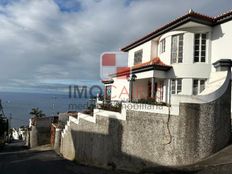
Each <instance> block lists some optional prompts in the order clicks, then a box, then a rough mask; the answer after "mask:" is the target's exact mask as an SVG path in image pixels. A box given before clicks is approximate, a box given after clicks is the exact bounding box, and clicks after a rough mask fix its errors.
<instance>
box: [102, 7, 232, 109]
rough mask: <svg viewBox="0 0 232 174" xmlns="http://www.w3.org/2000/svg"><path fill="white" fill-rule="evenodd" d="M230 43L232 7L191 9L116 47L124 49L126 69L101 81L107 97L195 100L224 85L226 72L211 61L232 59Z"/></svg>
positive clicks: (231, 38)
mask: <svg viewBox="0 0 232 174" xmlns="http://www.w3.org/2000/svg"><path fill="white" fill-rule="evenodd" d="M231 41H232V11H229V12H227V13H224V14H222V15H219V16H217V17H209V16H206V15H203V14H199V13H196V12H194V11H193V10H190V11H189V12H188V13H187V14H186V15H184V16H181V17H179V18H177V19H175V20H174V21H172V22H170V23H168V24H166V25H164V26H162V27H161V28H159V29H157V30H155V31H152V32H151V33H150V34H148V35H146V36H144V37H142V38H141V39H139V40H136V41H135V42H133V43H131V44H129V45H127V46H125V47H124V48H122V49H121V51H123V52H127V53H128V60H127V61H128V69H124V70H122V71H119V72H117V73H115V74H113V75H112V74H111V75H110V76H111V79H110V80H106V81H103V83H104V84H105V86H106V91H108V92H107V93H106V94H108V95H107V97H108V99H111V100H117V101H118V100H119V101H128V100H134V101H136V100H137V101H139V99H149V98H151V99H154V100H156V101H157V102H158V103H159V102H161V103H167V104H171V105H174V104H177V105H178V104H179V102H181V101H183V100H187V101H189V100H191V102H194V101H192V100H195V99H196V96H200V95H206V94H209V93H210V92H212V90H213V89H216V88H217V86H220V85H221V84H222V83H223V81H222V79H225V76H226V73H225V72H224V73H223V72H216V69H215V68H214V66H213V63H215V62H216V61H218V60H220V59H228V58H231V57H232V51H231V45H230V42H231ZM123 77H124V78H123ZM131 78H132V79H131ZM186 97H187V98H188V99H186Z"/></svg>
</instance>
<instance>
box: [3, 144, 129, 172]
mask: <svg viewBox="0 0 232 174" xmlns="http://www.w3.org/2000/svg"><path fill="white" fill-rule="evenodd" d="M53 173H54V174H66V173H67V174H121V173H123V174H126V172H119V171H118V172H116V171H109V170H104V169H99V168H94V167H87V166H82V165H77V164H75V163H73V162H71V161H68V160H65V159H63V158H61V157H60V156H58V155H57V154H56V153H55V152H54V151H53V150H41V149H39V148H37V149H35V150H28V149H25V147H24V146H23V144H22V143H21V142H16V143H13V144H9V145H7V146H6V147H5V148H4V150H3V151H1V152H0V174H53Z"/></svg>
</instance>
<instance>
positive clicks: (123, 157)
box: [71, 118, 196, 173]
mask: <svg viewBox="0 0 232 174" xmlns="http://www.w3.org/2000/svg"><path fill="white" fill-rule="evenodd" d="M103 126H106V125H103ZM96 127H98V128H97V129H98V130H99V129H101V125H96ZM122 135H123V126H122V123H121V121H119V120H117V119H112V118H109V127H108V134H103V133H94V130H93V131H92V132H83V131H78V130H71V138H72V140H73V143H74V148H75V160H76V161H77V162H79V163H81V164H86V165H90V166H97V167H104V168H108V169H112V170H115V169H122V170H129V171H133V172H142V173H143V172H158V173H159V172H161V173H165V172H167V173H169V172H176V173H179V172H181V173H185V172H186V173H194V172H196V169H193V171H190V170H189V169H188V171H186V169H184V168H182V169H181V168H172V167H166V166H160V165H158V164H155V163H152V162H149V161H147V160H144V159H141V158H138V157H136V156H133V155H128V154H126V153H124V152H123V151H122V143H123V142H122ZM133 143H134V144H136V143H137V142H133ZM137 150H139V148H138V149H137ZM151 153H152V152H151ZM142 169H143V170H142Z"/></svg>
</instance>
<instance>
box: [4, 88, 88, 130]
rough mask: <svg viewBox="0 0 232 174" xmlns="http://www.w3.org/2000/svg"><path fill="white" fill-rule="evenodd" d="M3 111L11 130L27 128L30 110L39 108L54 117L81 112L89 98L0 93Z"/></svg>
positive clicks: (65, 95)
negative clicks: (68, 112) (8, 120)
mask: <svg viewBox="0 0 232 174" xmlns="http://www.w3.org/2000/svg"><path fill="white" fill-rule="evenodd" d="M0 99H1V100H2V106H3V111H4V113H5V116H6V117H7V118H9V119H10V118H11V123H10V126H11V128H19V127H21V126H27V125H28V123H29V119H30V118H31V115H30V114H29V113H30V111H31V109H32V108H39V109H41V110H42V111H43V113H44V114H45V115H46V116H54V115H57V114H58V113H62V112H67V111H70V110H72V111H81V110H84V109H86V108H87V107H88V106H89V103H88V101H89V98H84V97H81V98H74V97H70V96H69V94H68V93H66V94H61V93H60V94H58V93H57V94H55V93H52V94H48V93H42V92H41V93H39V92H34V93H33V92H8V91H0Z"/></svg>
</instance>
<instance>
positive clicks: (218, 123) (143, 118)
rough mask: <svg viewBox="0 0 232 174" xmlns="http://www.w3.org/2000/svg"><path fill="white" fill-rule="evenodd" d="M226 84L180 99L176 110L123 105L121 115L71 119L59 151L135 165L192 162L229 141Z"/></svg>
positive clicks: (101, 162)
mask: <svg viewBox="0 0 232 174" xmlns="http://www.w3.org/2000/svg"><path fill="white" fill-rule="evenodd" d="M230 96H231V88H230V85H229V87H228V89H227V91H226V92H225V94H223V96H221V97H220V98H219V99H217V100H216V101H213V102H210V103H207V104H191V103H189V104H187V103H186V104H181V105H180V115H179V116H173V115H171V116H168V115H162V114H155V113H145V112H137V111H127V120H126V121H120V120H117V119H112V118H107V117H101V116H97V121H96V123H91V122H88V121H85V120H82V119H80V122H79V124H78V125H77V124H75V123H72V122H71V125H70V130H69V131H68V132H69V133H68V134H66V135H65V137H64V138H63V139H62V149H63V150H61V152H62V153H63V155H64V157H66V158H68V159H75V160H77V161H78V162H80V163H84V164H88V165H94V166H101V167H110V168H119V169H128V170H136V171H138V170H141V169H144V168H147V167H154V166H178V165H187V164H192V163H195V162H197V161H199V160H201V159H202V158H205V157H207V156H209V155H212V154H213V153H215V152H217V151H218V150H220V149H222V148H223V147H225V146H226V145H228V143H229V141H230V101H231V100H230V99H231V98H230Z"/></svg>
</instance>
